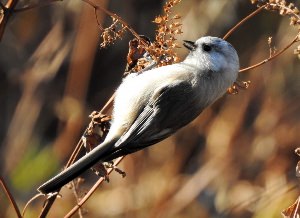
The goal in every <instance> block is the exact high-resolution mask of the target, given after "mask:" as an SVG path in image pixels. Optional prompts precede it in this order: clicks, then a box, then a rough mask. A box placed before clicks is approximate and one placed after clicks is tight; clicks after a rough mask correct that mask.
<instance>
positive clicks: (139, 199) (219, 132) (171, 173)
mask: <svg viewBox="0 0 300 218" xmlns="http://www.w3.org/2000/svg"><path fill="white" fill-rule="evenodd" d="M12 2H13V1H12ZM170 2H174V5H175V7H174V8H173V6H172V7H169V6H170V5H168V4H167V3H166V4H165V5H164V6H163V5H162V7H163V9H162V14H161V15H158V14H159V13H157V12H153V15H152V16H149V17H146V18H144V17H143V16H141V15H140V13H142V14H145V13H146V12H147V7H146V6H145V5H144V6H145V7H142V6H141V3H139V1H136V2H134V3H132V5H130V4H128V5H126V7H129V9H130V10H131V12H132V13H130V14H128V13H126V14H122V13H118V15H114V13H112V12H111V11H116V12H119V10H121V9H120V8H121V7H123V6H124V5H122V4H121V3H120V2H117V3H115V4H114V3H113V1H112V3H111V7H112V8H109V13H111V14H109V16H110V17H112V18H109V19H110V20H108V23H106V22H105V19H104V14H103V11H104V12H105V11H107V10H108V8H107V5H108V4H107V2H106V1H102V2H96V1H95V2H94V3H91V2H90V1H85V3H84V4H80V2H73V1H72V2H66V1H63V2H61V3H54V4H52V5H51V6H50V7H43V8H35V9H32V10H31V11H24V12H22V13H19V14H18V16H16V18H15V20H13V22H11V23H8V26H7V24H6V27H5V31H3V33H4V35H3V37H2V42H1V44H0V47H1V51H3V52H2V54H1V56H0V61H1V64H0V66H1V67H0V72H2V73H3V75H5V76H4V79H3V82H2V83H3V85H2V87H3V89H4V90H3V93H2V95H1V100H2V101H3V102H4V103H5V106H4V107H3V108H2V113H3V114H4V115H7V116H6V117H7V118H5V119H4V120H3V122H2V126H1V131H2V134H1V135H2V142H3V143H2V147H1V155H2V156H1V157H2V159H1V160H2V172H3V175H2V177H3V178H4V180H6V181H7V183H8V187H9V188H10V189H11V191H12V193H13V194H12V195H13V196H14V198H15V199H16V201H17V203H18V205H19V206H20V208H22V207H23V205H24V204H25V203H26V201H27V200H28V199H29V198H30V197H32V196H33V195H34V190H35V188H36V187H37V186H38V185H39V184H40V183H41V182H42V181H44V180H45V179H47V178H49V177H50V176H51V175H53V174H54V173H55V172H57V171H59V170H60V168H62V167H63V165H64V164H61V165H60V166H61V167H59V166H58V165H59V163H65V162H66V159H69V156H70V155H69V154H70V153H71V151H72V150H74V145H75V144H76V142H77V141H78V139H80V138H81V134H82V132H83V129H84V128H85V127H87V126H88V124H87V117H88V114H90V112H91V111H93V110H95V109H97V108H95V107H100V106H101V105H104V102H105V101H106V99H108V98H109V96H110V94H112V93H113V90H114V88H115V87H116V86H117V83H119V81H120V79H119V78H120V77H121V75H122V74H123V70H122V69H124V68H125V65H126V54H125V53H124V52H122V51H126V50H127V44H128V43H127V42H128V40H127V39H128V38H131V37H132V35H131V36H129V37H128V34H127V35H126V32H127V33H128V32H131V33H132V34H133V35H134V36H136V37H138V41H139V45H138V47H139V48H140V46H142V53H144V52H148V53H149V55H150V57H151V59H150V60H152V61H153V60H154V61H157V62H158V61H163V64H168V63H170V62H174V61H177V60H178V57H180V56H181V57H182V56H183V54H182V52H183V51H184V49H179V48H177V47H178V45H179V46H180V42H181V40H182V39H188V40H194V39H196V38H198V37H199V36H201V35H207V34H208V35H211V34H213V35H217V36H220V37H222V35H224V33H226V32H227V31H228V30H229V29H230V27H232V26H233V25H234V24H235V23H237V22H238V21H240V20H242V18H243V17H245V16H246V15H247V14H249V13H250V11H251V10H252V11H253V10H255V7H254V6H255V5H256V4H258V3H259V5H260V6H261V5H262V4H266V3H267V4H268V6H267V10H263V11H262V12H260V13H259V14H257V15H255V16H254V17H253V18H252V19H250V20H249V21H247V22H246V23H244V24H243V25H242V26H241V27H239V28H238V29H236V30H235V31H234V32H233V34H232V35H231V36H230V37H229V38H228V41H230V42H231V43H232V44H233V45H234V46H235V47H236V48H237V50H238V52H239V55H240V58H241V66H242V68H243V67H244V66H251V65H254V64H256V63H259V62H260V61H261V60H264V59H265V58H270V57H272V55H276V51H277V52H280V50H281V49H285V48H286V47H287V45H289V44H290V43H291V42H293V40H294V39H295V35H297V34H299V29H298V27H299V19H298V17H297V16H299V12H297V8H295V5H291V4H288V3H285V1H271V0H270V1H252V2H253V3H255V5H254V6H252V5H251V4H250V1H249V2H247V1H244V2H243V3H241V2H239V1H231V0H230V1H229V0H228V1H225V0H223V1H207V0H202V1H196V0H195V1H194V0H191V1H182V2H181V3H180V4H179V1H170ZM216 2H218V3H216ZM2 3H3V5H7V4H8V3H6V2H2ZM86 3H89V4H86ZM100 3H102V4H101V5H100V6H101V7H100V6H99V4H100ZM175 3H176V4H175ZM19 4H22V1H20V3H19ZM143 4H146V3H143ZM151 4H152V6H153V8H154V7H155V3H151ZM177 4H179V5H177ZM276 5H277V6H276ZM278 5H281V7H279V6H278ZM21 6H22V5H21ZM90 6H92V7H90ZM296 6H297V7H298V8H299V4H298V5H296ZM124 7H125V6H124ZM139 7H140V8H139ZM101 8H102V9H104V10H102V9H101ZM136 8H139V9H136ZM127 9H128V8H127ZM150 9H151V10H152V11H153V9H152V8H150ZM93 10H94V12H95V13H93ZM169 10H171V12H172V13H168V12H169ZM44 12H46V13H44ZM166 12H167V13H166ZM49 14H50V15H51V16H53V17H52V18H53V21H51V22H50V23H46V24H44V23H43V22H41V23H42V24H43V25H41V24H40V23H39V20H43V19H46V17H48V16H49ZM95 14H96V15H97V19H96V18H95ZM279 14H281V15H285V16H283V17H282V16H279ZM70 16H71V17H72V19H69V18H70ZM155 16H156V18H155ZM179 17H181V19H182V21H178V18H179ZM2 19H3V17H2ZM28 20H29V21H31V22H28ZM111 20H112V23H111ZM125 20H126V21H127V22H125ZM151 20H154V23H152V24H151ZM26 21H27V23H25V22H26ZM134 21H136V22H134ZM124 22H125V23H124ZM128 23H130V24H131V25H130V26H129V24H128ZM134 23H135V25H133V24H134ZM138 23H141V24H140V25H139V24H138ZM181 23H182V24H183V25H181ZM25 24H26V25H25ZM154 24H156V25H157V26H158V27H157V26H156V27H155V25H154ZM289 24H291V26H289ZM144 25H149V28H148V29H149V33H146V32H145V33H144V32H141V31H140V29H143V26H144ZM151 25H153V27H152V29H150V26H151ZM293 26H296V28H293ZM8 27H9V28H8ZM99 28H100V29H101V28H102V30H104V31H102V32H101V33H99ZM154 28H157V30H158V31H157V32H156V33H157V34H156V36H153V35H154V33H155V29H154ZM48 29H51V31H48ZM1 30H3V29H2V28H1ZM24 31H25V32H24ZM181 32H183V33H182V34H180V35H178V36H177V33H181ZM137 33H142V34H145V35H148V34H149V36H150V38H153V39H156V41H155V42H154V43H153V44H147V43H145V41H144V40H143V39H141V38H139V36H138V34H137ZM162 33H164V34H167V33H168V35H164V34H162ZM101 34H102V35H101ZM151 34H152V37H151ZM99 35H100V36H101V37H102V38H103V39H104V41H102V42H100V43H99V42H98V38H99ZM175 35H176V37H175ZM269 37H272V41H270V40H268V39H269ZM119 38H124V40H123V41H124V42H120V41H119V40H118V39H119ZM297 39H298V38H297ZM105 40H106V41H105ZM168 40H169V41H168ZM103 42H108V43H106V44H105V45H104V44H101V43H103ZM112 43H114V44H115V46H112V47H108V48H106V49H105V50H101V51H99V49H98V45H99V44H100V45H103V46H107V45H111V44H112ZM122 43H123V44H122ZM291 46H292V47H294V49H295V54H296V55H295V54H294V52H293V50H292V49H289V50H287V51H285V53H282V54H280V55H279V56H278V57H276V59H274V60H273V59H270V60H272V61H271V62H269V63H264V64H263V65H261V66H260V67H259V68H255V69H253V70H251V71H247V72H245V73H243V74H241V75H240V79H241V80H251V86H250V87H249V88H248V89H247V90H246V91H241V92H239V94H238V95H235V96H232V95H227V96H225V97H224V98H222V99H221V100H219V101H218V102H217V103H215V104H214V105H213V106H212V107H210V108H208V109H207V110H206V111H205V112H204V113H203V114H202V115H201V116H200V117H199V118H197V119H196V120H195V121H194V122H192V123H191V124H190V125H189V126H188V127H186V128H184V129H182V130H181V131H179V132H178V133H177V134H176V135H174V136H172V137H171V138H169V139H167V140H165V141H163V142H161V143H159V144H158V145H155V146H152V147H151V148H149V149H146V150H144V151H141V152H138V153H135V154H133V155H129V156H127V157H126V158H125V159H124V161H122V163H121V165H120V168H121V169H123V170H125V172H126V173H127V177H126V178H125V179H122V178H121V176H120V175H119V174H116V173H113V174H112V175H111V176H110V183H109V184H105V183H103V184H102V185H101V186H100V188H98V189H97V190H96V191H93V192H92V196H91V198H90V199H89V200H88V201H87V203H85V204H84V205H83V209H82V208H81V211H80V214H81V216H84V217H279V216H280V213H281V211H282V210H284V209H285V208H287V207H288V206H290V205H292V204H293V202H295V200H296V199H297V197H298V195H299V190H298V188H297V179H296V176H295V167H296V164H297V155H295V154H294V150H295V148H296V147H298V146H299V144H300V143H299V137H298V133H299V132H300V124H299V119H300V116H299V110H300V103H299V101H298V99H299V97H300V94H299V91H300V86H299V84H300V75H299V69H300V68H299V67H300V66H299V65H300V64H299V60H298V57H297V54H299V46H298V45H297V44H296V43H294V42H293V43H291ZM297 46H298V47H297ZM274 47H275V49H274ZM170 48H174V49H172V50H169V49H170ZM34 50H35V52H32V51H34ZM13 51H15V52H13ZM113 51H116V52H117V51H118V52H119V53H115V52H113ZM120 51H121V53H120ZM274 51H275V53H274ZM20 52H21V54H23V55H24V58H21V57H20V56H19V55H18V54H20ZM162 56H163V57H164V58H161V57H162ZM165 56H167V58H165ZM17 60H18V61H17ZM116 60H118V61H116ZM107 63H108V64H107ZM145 66H146V65H145ZM145 66H143V67H145ZM117 71H120V72H119V73H117ZM109 105H110V104H108V105H106V107H105V108H104V109H103V110H102V111H101V113H103V114H109ZM8 111H9V112H8ZM94 118H95V117H94ZM100 118H101V119H102V117H101V116H100ZM101 119H100V121H101ZM105 121H107V119H106V118H105ZM98 125H100V127H101V122H99V120H95V119H94V124H93V126H90V127H92V128H90V130H91V129H93V128H94V127H97V128H98V127H99V126H98ZM105 128H107V126H104V129H105ZM90 133H91V134H93V132H90ZM47 144H50V146H46V145H47ZM82 144H83V143H79V145H82ZM70 163H71V162H69V164H70ZM84 177H85V178H86V179H85V182H84V183H80V185H79V187H77V185H76V187H77V188H76V195H75V196H76V198H74V195H73V193H72V191H70V190H69V189H67V188H63V189H62V190H61V195H62V198H59V199H57V200H56V201H55V203H54V204H53V205H50V207H49V209H50V213H49V217H62V216H63V215H65V214H67V213H68V212H69V211H70V210H71V208H72V207H74V205H75V203H74V201H80V200H81V197H82V196H83V194H84V193H86V192H88V191H90V187H91V186H90V184H91V183H92V182H93V181H95V180H96V179H97V176H95V175H93V173H91V172H89V173H87V174H85V175H84ZM94 187H96V186H94ZM2 199H6V198H4V197H3V198H2V195H1V204H0V211H3V213H2V214H3V216H4V217H11V216H12V214H14V211H13V209H12V207H11V205H10V204H9V203H8V202H7V201H5V200H2ZM2 201H3V202H2ZM42 203H43V200H42V198H39V199H38V200H36V201H34V202H33V203H32V204H31V205H29V208H28V209H27V212H26V217H37V216H38V214H39V213H40V212H41V208H42ZM297 210H298V202H296V203H295V204H294V205H293V206H292V207H291V208H290V209H289V210H287V211H285V214H286V216H287V217H296V214H297Z"/></svg>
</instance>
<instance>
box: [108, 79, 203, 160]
mask: <svg viewBox="0 0 300 218" xmlns="http://www.w3.org/2000/svg"><path fill="white" fill-rule="evenodd" d="M193 93H194V90H193V87H192V84H191V83H189V82H186V81H181V80H180V81H176V82H174V83H172V84H171V85H166V86H163V87H161V88H160V89H159V90H158V91H157V92H156V93H154V94H153V97H152V98H151V99H150V100H149V102H148V104H147V105H146V106H145V107H144V108H143V109H142V111H141V113H140V115H139V116H138V117H137V119H136V120H135V121H134V123H133V124H132V126H131V127H130V128H129V130H128V131H127V132H126V133H125V134H124V135H123V136H122V137H121V138H120V139H119V140H118V141H117V143H116V144H115V149H113V153H112V154H110V155H109V156H107V157H106V158H104V159H103V160H104V161H108V160H112V159H114V158H117V157H119V156H123V155H126V154H130V153H133V152H135V151H138V150H140V149H143V148H145V147H147V146H150V145H153V144H155V143H157V142H159V141H162V140H163V139H165V138H167V137H168V136H170V135H171V134H173V133H174V132H176V131H177V130H178V129H180V128H181V127H183V126H185V125H186V124H188V123H189V122H191V121H192V120H193V119H194V118H195V117H197V116H198V115H199V114H200V113H201V111H202V108H201V107H199V106H198V105H199V102H197V96H196V95H195V94H193Z"/></svg>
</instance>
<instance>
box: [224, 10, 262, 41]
mask: <svg viewBox="0 0 300 218" xmlns="http://www.w3.org/2000/svg"><path fill="white" fill-rule="evenodd" d="M266 5H267V4H265V5H263V6H261V7H259V8H257V9H256V10H255V11H253V12H252V13H251V14H249V15H248V16H246V17H245V18H244V19H242V20H241V21H240V22H238V23H237V24H236V25H235V26H234V27H232V28H231V29H230V30H229V31H228V32H227V33H226V34H225V36H224V37H223V39H227V38H228V37H229V36H230V35H231V34H232V33H233V32H234V31H235V30H236V29H237V28H239V27H240V26H241V25H242V24H243V23H245V22H246V21H247V20H249V19H250V18H252V17H254V16H255V15H257V14H258V13H259V12H261V11H262V10H263V9H264V8H265V7H266Z"/></svg>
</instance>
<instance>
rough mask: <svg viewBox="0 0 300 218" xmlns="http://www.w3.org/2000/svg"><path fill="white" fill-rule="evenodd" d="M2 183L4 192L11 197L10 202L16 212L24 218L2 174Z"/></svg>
mask: <svg viewBox="0 0 300 218" xmlns="http://www.w3.org/2000/svg"><path fill="white" fill-rule="evenodd" d="M0 184H1V186H2V187H3V190H4V192H5V194H6V196H7V198H8V199H9V201H10V203H11V204H12V206H13V208H14V209H15V212H16V214H17V216H18V217H19V218H22V215H21V213H20V210H19V208H18V205H17V203H16V201H15V199H14V197H13V196H12V194H11V193H10V191H9V189H8V187H7V185H6V183H5V181H4V179H3V178H2V177H1V176H0Z"/></svg>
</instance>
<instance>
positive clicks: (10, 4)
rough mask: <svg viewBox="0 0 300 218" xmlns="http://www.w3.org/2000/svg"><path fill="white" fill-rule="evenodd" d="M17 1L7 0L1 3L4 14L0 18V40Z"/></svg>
mask: <svg viewBox="0 0 300 218" xmlns="http://www.w3.org/2000/svg"><path fill="white" fill-rule="evenodd" d="M18 2H19V1H18V0H8V1H7V3H6V5H5V6H4V5H3V4H2V3H1V8H2V9H3V10H4V14H3V16H2V17H1V18H0V41H1V39H2V36H3V33H4V30H5V27H6V25H7V22H8V21H9V18H10V16H11V15H12V11H13V10H14V9H15V7H16V6H17V4H18Z"/></svg>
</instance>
